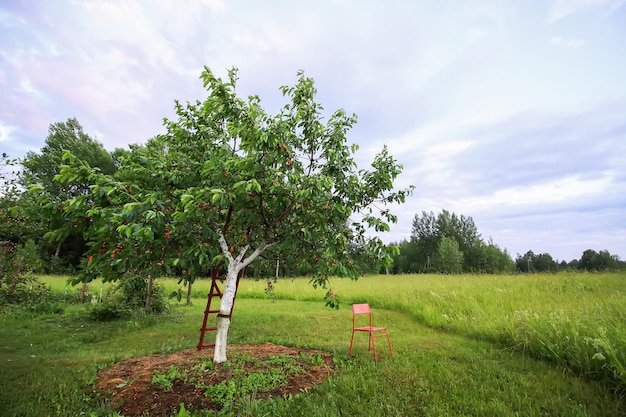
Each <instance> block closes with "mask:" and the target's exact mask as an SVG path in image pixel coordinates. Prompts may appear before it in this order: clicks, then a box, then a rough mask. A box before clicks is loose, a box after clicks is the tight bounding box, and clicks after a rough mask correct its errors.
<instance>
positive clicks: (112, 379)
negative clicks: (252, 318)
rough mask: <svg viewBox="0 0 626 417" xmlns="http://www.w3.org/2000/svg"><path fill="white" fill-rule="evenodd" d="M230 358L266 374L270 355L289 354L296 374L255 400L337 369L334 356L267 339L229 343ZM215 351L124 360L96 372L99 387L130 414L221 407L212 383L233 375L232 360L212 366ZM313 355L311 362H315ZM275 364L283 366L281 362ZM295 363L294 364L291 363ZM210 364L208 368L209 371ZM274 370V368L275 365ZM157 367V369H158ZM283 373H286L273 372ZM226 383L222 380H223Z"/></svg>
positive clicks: (304, 386) (307, 384) (315, 381)
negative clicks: (156, 378) (157, 380)
mask: <svg viewBox="0 0 626 417" xmlns="http://www.w3.org/2000/svg"><path fill="white" fill-rule="evenodd" d="M228 354H229V361H230V358H231V357H245V358H246V360H245V361H243V362H237V363H238V364H240V365H238V366H240V368H239V369H238V370H237V371H236V372H237V374H238V375H241V374H242V373H243V372H245V373H246V374H248V375H249V374H252V373H255V372H267V371H268V369H267V362H264V361H265V360H267V359H268V358H274V359H276V358H277V357H279V358H282V359H285V358H291V359H290V360H291V361H292V362H293V363H297V367H298V368H297V369H298V372H295V373H289V375H288V376H287V378H286V381H284V382H285V383H283V384H282V385H280V386H278V387H276V388H274V389H272V390H271V391H267V392H261V393H259V392H255V394H254V395H255V398H257V399H260V398H270V397H283V396H288V395H290V394H291V395H296V394H298V393H300V392H302V391H303V390H308V389H310V388H312V387H313V386H315V385H319V384H321V383H322V382H324V381H325V380H326V378H327V377H328V375H329V374H332V373H333V372H334V368H333V358H332V355H330V354H329V353H327V352H322V351H318V350H314V349H305V348H294V347H286V346H279V345H274V344H272V343H263V344H259V345H230V346H229V347H228ZM212 357H213V349H212V348H208V349H203V350H201V351H198V350H197V349H188V350H183V351H180V352H174V353H169V354H160V355H151V356H145V357H142V358H133V359H126V360H123V361H120V362H118V363H116V364H115V365H113V366H111V367H109V368H106V369H103V370H101V371H100V372H98V377H97V381H96V384H95V389H96V391H97V392H99V393H100V394H102V395H104V396H106V397H108V398H112V403H113V404H114V406H115V407H116V409H117V410H118V411H119V412H120V413H122V414H124V415H126V416H129V417H131V416H144V415H146V413H148V414H149V415H150V416H166V415H169V414H172V413H174V412H176V411H177V410H178V409H179V407H180V404H181V403H184V404H185V408H186V409H187V410H206V409H213V410H219V409H221V408H222V407H223V404H221V403H220V402H219V401H214V400H213V399H212V398H211V397H213V398H215V395H209V394H208V393H209V392H215V391H211V389H212V387H215V386H217V385H218V384H220V383H221V382H222V381H228V380H229V379H232V378H233V369H232V368H233V367H232V366H229V362H227V363H226V364H222V365H217V366H213V365H212V363H211V359H212ZM311 359H312V360H311ZM272 363H274V365H273V366H274V367H275V368H278V370H281V363H280V361H276V360H274V361H273V362H272ZM289 366H293V365H289ZM207 368H209V369H207ZM274 370H275V371H276V369H274ZM155 371H156V372H155ZM274 374H282V376H283V377H284V376H285V375H286V374H287V373H285V372H280V373H278V372H274ZM155 375H157V376H161V377H162V378H161V381H162V382H163V383H161V384H153V377H154V376H155ZM222 386H223V384H222Z"/></svg>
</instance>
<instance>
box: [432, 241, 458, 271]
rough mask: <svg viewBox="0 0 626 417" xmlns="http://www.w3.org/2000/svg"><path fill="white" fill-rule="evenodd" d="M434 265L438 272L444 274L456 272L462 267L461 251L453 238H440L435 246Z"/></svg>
mask: <svg viewBox="0 0 626 417" xmlns="http://www.w3.org/2000/svg"><path fill="white" fill-rule="evenodd" d="M436 266H437V269H439V272H443V273H446V274H458V273H460V272H461V270H462V269H463V252H461V250H460V249H459V244H458V243H457V241H456V240H455V239H454V238H451V237H442V238H441V241H440V242H439V247H438V248H437V258H436Z"/></svg>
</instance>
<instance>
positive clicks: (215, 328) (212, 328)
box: [200, 327, 217, 332]
mask: <svg viewBox="0 0 626 417" xmlns="http://www.w3.org/2000/svg"><path fill="white" fill-rule="evenodd" d="M203 330H204V331H205V332H206V331H214V330H217V327H205V328H204V329H200V331H203Z"/></svg>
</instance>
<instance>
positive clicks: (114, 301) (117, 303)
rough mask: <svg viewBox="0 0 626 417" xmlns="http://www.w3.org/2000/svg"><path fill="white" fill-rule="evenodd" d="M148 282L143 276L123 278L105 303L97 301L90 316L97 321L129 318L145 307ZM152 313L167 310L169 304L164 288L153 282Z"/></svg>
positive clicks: (111, 291) (110, 292)
mask: <svg viewBox="0 0 626 417" xmlns="http://www.w3.org/2000/svg"><path fill="white" fill-rule="evenodd" d="M147 291H148V283H147V282H146V280H145V279H144V278H142V277H137V276H133V277H129V278H125V279H123V280H122V281H121V282H120V283H119V284H118V285H116V286H115V287H113V288H112V289H111V290H110V291H109V294H108V296H107V297H106V298H105V300H106V301H105V302H103V303H95V304H94V305H93V306H92V308H91V309H90V311H89V316H90V317H91V319H92V320H96V321H111V320H117V319H127V318H130V317H131V316H132V314H133V313H134V312H136V311H138V310H143V309H145V304H146V296H147ZM150 307H151V308H150V313H154V314H159V313H163V312H165V311H166V310H167V307H168V304H167V299H166V297H165V294H164V290H163V288H162V287H161V286H160V285H158V284H156V283H153V285H152V302H151V305H150Z"/></svg>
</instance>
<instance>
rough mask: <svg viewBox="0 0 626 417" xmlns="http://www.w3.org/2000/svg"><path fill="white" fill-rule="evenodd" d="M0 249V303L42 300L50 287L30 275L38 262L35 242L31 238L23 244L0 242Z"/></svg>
mask: <svg viewBox="0 0 626 417" xmlns="http://www.w3.org/2000/svg"><path fill="white" fill-rule="evenodd" d="M0 251H1V252H0V305H8V304H36V303H39V302H41V301H43V300H44V299H45V298H46V297H47V296H48V295H49V294H50V288H48V287H46V286H45V285H44V284H42V283H40V282H39V280H38V279H37V278H35V277H34V276H32V275H30V272H31V271H32V270H33V269H35V268H36V267H37V265H38V264H39V262H40V261H39V256H38V255H37V246H36V245H35V243H34V242H33V241H32V240H29V241H28V242H26V243H25V244H24V245H15V244H14V243H12V242H2V243H1V246H0Z"/></svg>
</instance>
